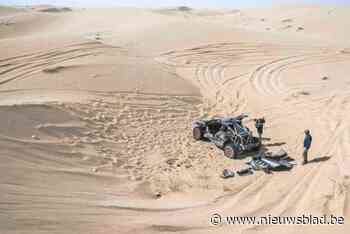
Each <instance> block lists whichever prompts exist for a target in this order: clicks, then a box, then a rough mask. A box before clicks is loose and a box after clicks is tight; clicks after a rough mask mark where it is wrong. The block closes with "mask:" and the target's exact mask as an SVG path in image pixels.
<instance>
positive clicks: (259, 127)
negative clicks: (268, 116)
mask: <svg viewBox="0 0 350 234" xmlns="http://www.w3.org/2000/svg"><path fill="white" fill-rule="evenodd" d="M254 121H255V128H256V130H257V132H258V134H259V139H260V141H261V140H262V134H263V132H264V124H265V118H260V119H254Z"/></svg>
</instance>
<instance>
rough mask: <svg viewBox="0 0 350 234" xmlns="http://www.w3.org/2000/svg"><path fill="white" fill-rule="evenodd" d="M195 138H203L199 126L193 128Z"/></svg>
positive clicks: (197, 139)
mask: <svg viewBox="0 0 350 234" xmlns="http://www.w3.org/2000/svg"><path fill="white" fill-rule="evenodd" d="M193 138H194V139H195V140H196V141H199V140H201V139H202V138H203V133H202V130H201V129H200V128H199V127H195V128H193Z"/></svg>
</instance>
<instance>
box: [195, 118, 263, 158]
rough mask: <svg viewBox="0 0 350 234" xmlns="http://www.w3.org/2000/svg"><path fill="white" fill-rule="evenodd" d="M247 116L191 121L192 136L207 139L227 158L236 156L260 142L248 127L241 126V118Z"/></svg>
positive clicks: (254, 147) (258, 145)
mask: <svg viewBox="0 0 350 234" xmlns="http://www.w3.org/2000/svg"><path fill="white" fill-rule="evenodd" d="M246 117H248V116H247V115H240V116H237V117H234V118H213V119H210V120H200V121H196V122H194V123H193V138H194V139H195V140H197V141H198V140H208V141H210V142H212V143H214V144H215V145H216V146H217V147H218V148H220V149H222V150H223V151H224V155H225V156H226V157H229V158H236V157H237V156H238V155H239V154H241V153H243V152H247V151H253V150H258V149H259V148H260V146H261V142H260V140H259V138H258V137H254V136H253V133H252V132H251V131H250V130H249V128H247V127H245V126H243V124H242V120H243V119H244V118H246Z"/></svg>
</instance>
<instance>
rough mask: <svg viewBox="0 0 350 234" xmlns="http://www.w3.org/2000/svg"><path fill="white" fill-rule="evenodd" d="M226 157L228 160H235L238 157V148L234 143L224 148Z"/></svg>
mask: <svg viewBox="0 0 350 234" xmlns="http://www.w3.org/2000/svg"><path fill="white" fill-rule="evenodd" d="M224 155H225V156H226V157H228V158H231V159H235V158H237V156H238V150H237V148H236V146H235V145H234V144H232V143H229V144H227V145H225V146H224Z"/></svg>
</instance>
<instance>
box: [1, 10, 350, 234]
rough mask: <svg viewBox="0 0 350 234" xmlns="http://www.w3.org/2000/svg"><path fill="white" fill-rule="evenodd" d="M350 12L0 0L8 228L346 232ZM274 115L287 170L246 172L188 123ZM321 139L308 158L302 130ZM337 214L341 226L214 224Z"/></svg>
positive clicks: (274, 137)
mask: <svg viewBox="0 0 350 234" xmlns="http://www.w3.org/2000/svg"><path fill="white" fill-rule="evenodd" d="M349 22H350V8H348V7H333V6H279V7H272V8H265V9H244V10H238V9H237V10H205V9H203V10H197V9H190V8H169V9H134V8H118V9H67V8H55V7H52V6H36V7H30V8H29V7H27V8H14V7H0V52H1V53H0V116H1V122H0V233H1V234H15V233H16V234H19V233H50V234H52V233H74V234H76V233H84V234H85V233H94V234H99V233H174V232H179V233H191V234H193V233H296V232H303V233H349V230H350V227H349V224H348V223H347V219H349V218H350V200H349V197H348V193H349V192H350V177H349V176H350V124H349V122H348V121H347V119H346V118H347V116H348V114H350V102H349V101H350V92H349V90H350V78H349V74H350V31H349V30H348V28H349ZM241 113H246V114H248V115H249V119H248V120H247V121H246V122H245V124H247V125H248V126H249V127H250V128H251V129H254V123H253V121H252V119H253V118H256V117H261V116H264V117H265V119H266V120H267V124H266V131H265V136H264V137H266V138H269V139H270V140H266V141H264V144H265V147H267V148H268V149H269V150H272V151H273V150H278V149H280V148H282V149H284V150H286V151H287V152H288V153H289V155H290V156H291V157H293V158H295V159H296V160H297V161H298V165H297V166H296V167H295V168H293V170H291V171H288V172H279V173H273V174H264V173H263V172H256V173H254V175H251V176H246V177H236V178H232V179H228V180H224V179H222V178H220V174H221V172H222V170H223V169H224V168H235V169H239V168H243V167H244V166H245V162H246V160H230V159H228V158H225V157H224V156H223V154H222V152H221V151H220V150H219V149H217V148H216V147H215V146H213V145H211V144H208V143H205V142H196V141H194V140H193V139H192V129H191V124H192V122H193V121H194V120H197V119H201V118H209V117H213V116H228V115H230V116H231V115H232V116H234V115H238V114H241ZM306 128H308V129H310V130H311V133H312V135H313V138H314V141H313V145H312V148H311V152H310V160H311V163H310V164H307V165H306V166H301V162H302V156H301V152H302V140H303V131H304V129H306ZM213 213H220V214H222V215H231V216H233V215H236V216H263V215H269V214H270V215H274V216H289V215H301V214H313V215H322V214H333V215H338V216H344V217H345V225H336V226H310V225H309V226H307V225H301V226H294V225H284V226H271V225H260V226H258V225H235V226H230V225H222V226H213V225H211V224H210V222H209V218H210V216H211V215H212V214H213Z"/></svg>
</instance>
